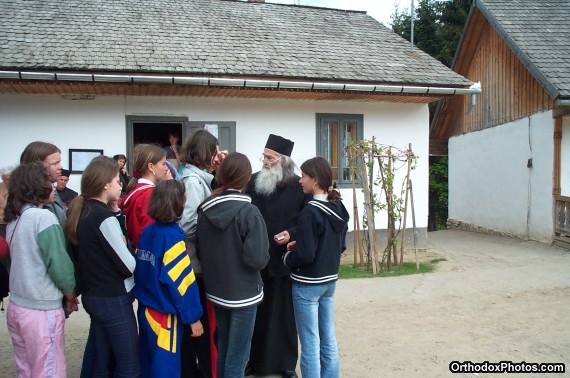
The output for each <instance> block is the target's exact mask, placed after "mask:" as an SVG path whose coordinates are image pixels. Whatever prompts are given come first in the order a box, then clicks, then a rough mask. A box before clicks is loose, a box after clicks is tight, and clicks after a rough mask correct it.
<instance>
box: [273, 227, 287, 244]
mask: <svg viewBox="0 0 570 378" xmlns="http://www.w3.org/2000/svg"><path fill="white" fill-rule="evenodd" d="M273 240H275V243H277V244H279V245H285V244H287V243H288V242H289V240H291V236H290V235H289V231H287V230H285V231H281V232H280V233H278V234H275V235H274V236H273Z"/></svg>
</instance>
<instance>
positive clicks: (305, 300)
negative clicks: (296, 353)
mask: <svg viewBox="0 0 570 378" xmlns="http://www.w3.org/2000/svg"><path fill="white" fill-rule="evenodd" d="M335 289H336V281H335V282H330V283H326V284H320V285H305V284H301V283H298V282H295V281H293V289H292V293H293V308H294V309H295V322H296V323H297V332H298V333H299V340H300V341H301V375H302V376H303V378H313V377H317V378H318V377H322V378H336V377H338V376H339V356H338V345H337V343H336V336H335V329H334V292H335Z"/></svg>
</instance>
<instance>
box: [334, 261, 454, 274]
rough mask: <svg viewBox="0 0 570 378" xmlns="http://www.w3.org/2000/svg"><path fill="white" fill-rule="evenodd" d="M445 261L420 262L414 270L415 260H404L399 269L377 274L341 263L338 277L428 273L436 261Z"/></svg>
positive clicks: (364, 268) (370, 269)
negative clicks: (418, 267)
mask: <svg viewBox="0 0 570 378" xmlns="http://www.w3.org/2000/svg"><path fill="white" fill-rule="evenodd" d="M441 261H445V259H433V260H431V261H429V262H424V263H420V269H419V270H416V263H415V262H404V264H403V266H402V268H401V269H399V268H392V270H390V271H384V272H380V273H378V274H374V273H372V268H369V269H367V268H366V267H361V266H357V267H354V266H353V265H341V266H340V269H339V272H338V277H339V278H341V279H345V278H346V279H348V278H375V277H396V276H407V275H409V274H420V273H430V272H432V271H433V269H434V268H435V265H436V264H437V263H438V262H441Z"/></svg>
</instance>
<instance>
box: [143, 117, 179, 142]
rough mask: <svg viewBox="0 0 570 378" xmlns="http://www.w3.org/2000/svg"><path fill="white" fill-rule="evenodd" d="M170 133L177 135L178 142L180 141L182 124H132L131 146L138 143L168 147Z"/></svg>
mask: <svg viewBox="0 0 570 378" xmlns="http://www.w3.org/2000/svg"><path fill="white" fill-rule="evenodd" d="M170 133H174V134H176V135H178V140H179V141H182V123H181V122H175V123H150V122H133V144H134V145H135V146H136V145H137V144H140V143H148V144H158V145H160V146H161V147H165V146H168V144H169V143H168V135H169V134H170Z"/></svg>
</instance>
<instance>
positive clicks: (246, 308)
mask: <svg viewBox="0 0 570 378" xmlns="http://www.w3.org/2000/svg"><path fill="white" fill-rule="evenodd" d="M250 177H251V164H250V162H249V160H248V159H247V157H246V156H245V155H242V154H240V153H231V154H229V155H228V156H227V157H226V158H225V159H224V160H223V162H222V164H221V165H220V167H219V169H218V171H217V174H216V179H217V180H218V182H219V183H220V185H221V187H220V188H218V189H216V190H214V192H213V193H212V196H211V197H210V198H208V199H206V201H205V202H204V203H203V204H202V205H201V206H200V209H199V211H198V223H197V226H196V239H197V243H196V246H197V253H198V257H199V259H200V261H201V262H202V276H203V278H204V286H205V289H206V296H207V297H208V299H209V300H210V301H212V302H213V303H214V307H215V311H216V321H217V334H218V336H217V342H218V363H217V373H218V378H224V377H243V372H244V369H245V364H246V362H247V360H248V357H249V350H250V347H251V337H252V336H253V327H254V324H255V316H256V312H257V305H258V304H259V303H261V301H262V300H263V281H262V280H261V274H260V271H261V269H263V268H264V267H265V265H267V262H268V261H269V241H268V240H267V230H266V228H265V222H264V221H263V217H262V216H261V213H260V212H259V209H258V208H257V207H255V206H254V205H252V204H251V198H250V197H249V196H248V195H245V194H242V192H243V191H244V190H245V187H246V186H247V183H248V181H249V180H250Z"/></svg>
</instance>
